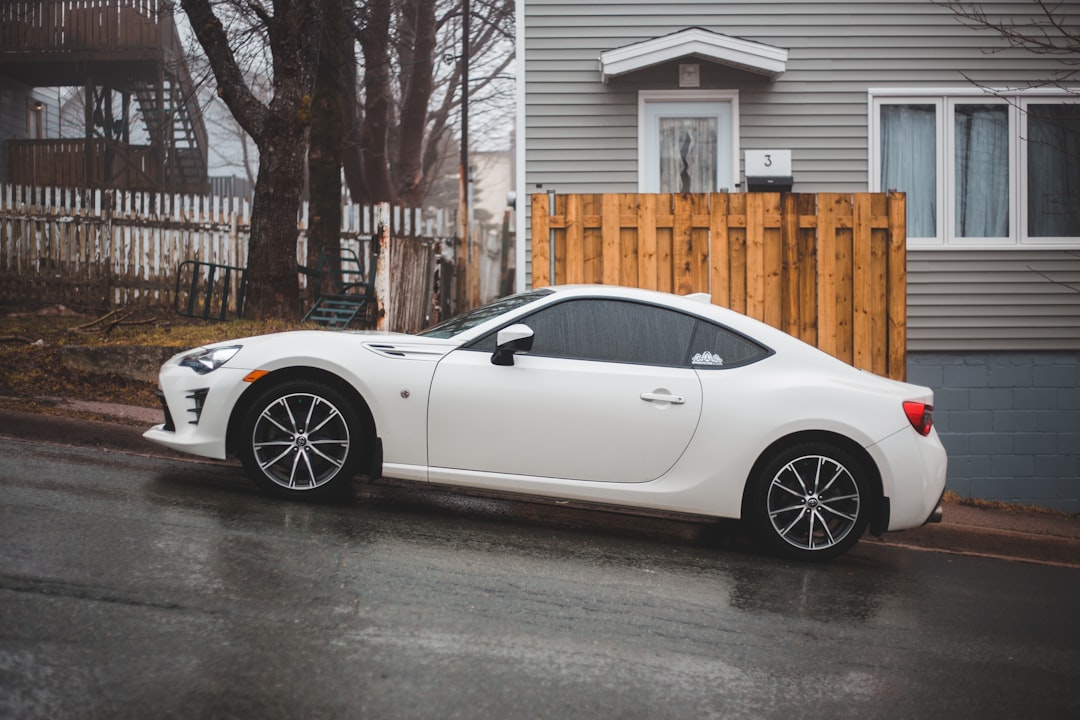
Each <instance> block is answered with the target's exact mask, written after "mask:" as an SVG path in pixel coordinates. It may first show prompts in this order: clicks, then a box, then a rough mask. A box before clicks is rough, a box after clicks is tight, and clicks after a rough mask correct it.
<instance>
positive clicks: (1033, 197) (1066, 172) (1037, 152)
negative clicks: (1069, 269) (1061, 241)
mask: <svg viewBox="0 0 1080 720" xmlns="http://www.w3.org/2000/svg"><path fill="white" fill-rule="evenodd" d="M1027 126H1028V137H1027V141H1028V154H1027V175H1028V196H1027V209H1028V214H1027V215H1028V235H1029V236H1031V237H1080V104H1075V103H1071V104H1065V103H1056V104H1035V103H1031V104H1029V105H1028V106H1027Z"/></svg>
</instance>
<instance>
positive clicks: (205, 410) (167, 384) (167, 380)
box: [143, 360, 248, 460]
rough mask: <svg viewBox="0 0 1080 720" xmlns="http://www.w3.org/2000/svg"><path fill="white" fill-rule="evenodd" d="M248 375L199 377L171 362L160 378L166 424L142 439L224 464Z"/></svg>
mask: <svg viewBox="0 0 1080 720" xmlns="http://www.w3.org/2000/svg"><path fill="white" fill-rule="evenodd" d="M247 372H248V371H247V370H244V369H229V368H225V367H223V368H219V369H217V370H215V371H214V372H212V373H207V374H205V375H199V374H197V373H194V372H192V371H191V369H189V368H186V367H180V366H179V365H178V364H177V363H176V362H175V360H170V361H169V362H167V363H166V364H165V365H164V366H162V368H161V374H160V375H159V387H160V390H159V391H158V397H159V399H160V400H161V406H162V410H163V412H164V415H165V416H164V422H162V423H161V424H160V425H155V426H154V427H152V428H150V429H149V430H147V431H146V432H145V433H143V437H144V438H146V439H147V440H149V441H151V442H154V443H157V444H159V445H163V446H165V447H168V448H171V449H173V450H177V451H179V452H185V453H191V454H193V455H200V456H202V457H209V458H214V459H216V460H224V459H225V457H226V449H227V448H226V441H227V437H228V431H229V420H230V418H231V416H232V411H233V408H234V407H235V406H236V402H237V400H238V399H239V398H240V395H241V394H242V393H243V391H244V390H245V389H247V387H248V384H247V383H245V382H243V377H244V375H246V374H247Z"/></svg>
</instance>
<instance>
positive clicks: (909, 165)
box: [881, 105, 937, 238]
mask: <svg viewBox="0 0 1080 720" xmlns="http://www.w3.org/2000/svg"><path fill="white" fill-rule="evenodd" d="M936 113H937V111H936V109H935V107H934V106H933V105H882V106H881V188H882V189H883V190H900V191H902V192H904V193H906V195H907V234H908V237H918V238H927V237H935V236H936V235H937V141H936V129H937V117H936Z"/></svg>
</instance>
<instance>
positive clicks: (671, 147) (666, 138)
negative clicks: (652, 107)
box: [660, 117, 718, 193]
mask: <svg viewBox="0 0 1080 720" xmlns="http://www.w3.org/2000/svg"><path fill="white" fill-rule="evenodd" d="M717 132H718V123H717V119H716V118H715V117H689V118H674V117H662V118H660V192H663V193H689V192H695V193H701V192H715V191H716V157H717V156H716V143H717Z"/></svg>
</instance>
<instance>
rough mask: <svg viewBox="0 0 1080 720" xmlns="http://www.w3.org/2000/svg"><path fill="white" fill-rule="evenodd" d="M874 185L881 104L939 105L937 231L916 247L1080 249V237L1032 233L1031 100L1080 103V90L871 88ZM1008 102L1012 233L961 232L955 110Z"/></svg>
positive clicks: (875, 187) (874, 187) (912, 244)
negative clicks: (986, 235)
mask: <svg viewBox="0 0 1080 720" xmlns="http://www.w3.org/2000/svg"><path fill="white" fill-rule="evenodd" d="M868 100H869V103H868V104H869V107H868V119H869V126H870V127H869V133H868V136H869V143H870V147H869V159H870V161H869V171H870V173H869V181H870V182H869V187H870V190H871V191H872V192H884V191H887V190H890V189H893V188H883V187H881V152H882V147H881V141H882V138H881V107H882V106H883V105H934V107H935V112H936V120H937V122H936V137H935V146H936V152H937V155H936V159H937V162H936V167H937V174H938V175H937V206H938V213H937V218H936V221H937V222H936V225H937V228H936V230H937V233H936V236H935V237H931V238H915V237H909V238H908V247H909V248H915V249H922V248H942V249H957V248H964V249H1006V248H1014V249H1061V248H1069V249H1074V248H1080V237H1035V238H1032V237H1028V235H1027V228H1028V222H1027V221H1028V216H1027V213H1028V202H1027V192H1028V179H1027V153H1028V150H1027V142H1026V138H1027V112H1026V110H1027V106H1028V104H1029V103H1046V102H1058V101H1062V102H1070V103H1072V102H1075V103H1080V89H1076V90H1074V91H1070V90H1068V89H1066V90H1065V91H1061V90H1054V89H1033V90H1020V91H1018V90H999V91H993V90H984V89H980V88H974V87H967V88H942V89H934V90H928V89H926V88H884V89H875V88H871V89H870V90H869V92H868ZM994 103H1003V104H1006V105H1008V107H1009V182H1010V192H1009V233H1008V236H1007V237H1000V238H997V237H995V238H972V237H957V236H956V206H955V203H956V198H955V193H954V188H955V182H954V179H955V174H956V167H955V149H956V148H955V137H956V129H955V125H954V123H953V113H954V110H955V108H956V107H957V105H963V104H994Z"/></svg>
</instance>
